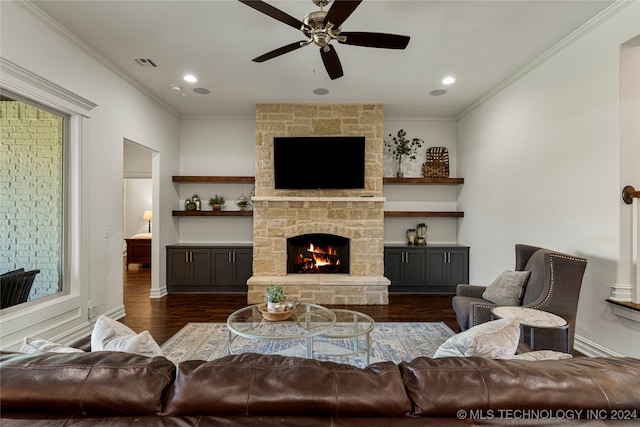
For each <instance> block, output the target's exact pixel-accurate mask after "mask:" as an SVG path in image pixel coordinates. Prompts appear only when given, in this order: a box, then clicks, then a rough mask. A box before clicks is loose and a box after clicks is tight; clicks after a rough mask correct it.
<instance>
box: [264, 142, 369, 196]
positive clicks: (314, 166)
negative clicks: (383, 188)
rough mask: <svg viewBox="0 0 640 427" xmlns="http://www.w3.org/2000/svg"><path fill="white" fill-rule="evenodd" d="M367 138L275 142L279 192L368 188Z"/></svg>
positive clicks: (275, 174)
mask: <svg viewBox="0 0 640 427" xmlns="http://www.w3.org/2000/svg"><path fill="white" fill-rule="evenodd" d="M364 151H365V148H364V136H304V137H300V136H292V137H279V136H277V137H275V138H274V139H273V168H274V179H275V188H276V190H278V189H280V190H317V189H358V188H364V157H365V156H364Z"/></svg>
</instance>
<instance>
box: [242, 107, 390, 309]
mask: <svg viewBox="0 0 640 427" xmlns="http://www.w3.org/2000/svg"><path fill="white" fill-rule="evenodd" d="M383 118H384V112H383V107H382V105H380V104H258V105H257V106H256V190H255V196H254V197H253V199H252V200H253V203H254V213H253V276H252V277H251V278H250V279H249V280H248V282H247V284H248V288H249V290H248V296H247V299H248V303H250V304H257V303H261V302H264V298H263V295H264V291H265V288H266V286H268V285H271V284H274V283H280V284H282V285H283V287H284V288H285V290H286V291H287V292H288V294H289V300H301V301H306V302H313V303H316V304H388V302H389V298H388V291H387V288H388V286H389V284H390V282H389V279H387V278H386V277H384V211H383V205H384V201H385V198H384V197H383V193H382V172H383ZM362 135H364V136H365V162H366V166H365V188H364V189H360V190H275V189H274V182H273V138H274V137H275V136H362ZM337 154H339V153H337ZM316 233H326V234H334V235H338V236H342V237H345V238H348V239H349V240H350V251H351V253H350V274H348V275H347V274H287V272H286V270H287V238H290V237H294V236H299V235H302V234H316Z"/></svg>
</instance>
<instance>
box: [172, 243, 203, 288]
mask: <svg viewBox="0 0 640 427" xmlns="http://www.w3.org/2000/svg"><path fill="white" fill-rule="evenodd" d="M210 283H211V251H210V250H209V249H208V248H201V247H172V248H169V247H168V248H167V290H168V291H169V292H202V291H203V287H206V286H209V284H210Z"/></svg>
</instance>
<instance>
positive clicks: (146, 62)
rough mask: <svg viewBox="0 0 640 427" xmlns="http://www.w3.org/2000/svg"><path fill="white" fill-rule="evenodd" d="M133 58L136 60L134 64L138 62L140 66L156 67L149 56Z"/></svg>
mask: <svg viewBox="0 0 640 427" xmlns="http://www.w3.org/2000/svg"><path fill="white" fill-rule="evenodd" d="M133 60H134V61H136V64H138V65H139V66H141V67H145V68H158V66H157V65H156V63H155V62H153V59H151V58H133Z"/></svg>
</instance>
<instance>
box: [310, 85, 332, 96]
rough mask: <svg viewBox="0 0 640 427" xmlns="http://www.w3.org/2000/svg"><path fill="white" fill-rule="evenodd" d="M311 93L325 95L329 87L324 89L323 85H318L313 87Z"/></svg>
mask: <svg viewBox="0 0 640 427" xmlns="http://www.w3.org/2000/svg"><path fill="white" fill-rule="evenodd" d="M313 93H315V94H316V95H326V94H328V93H329V89H325V88H323V87H319V88H318V89H314V90H313Z"/></svg>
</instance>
